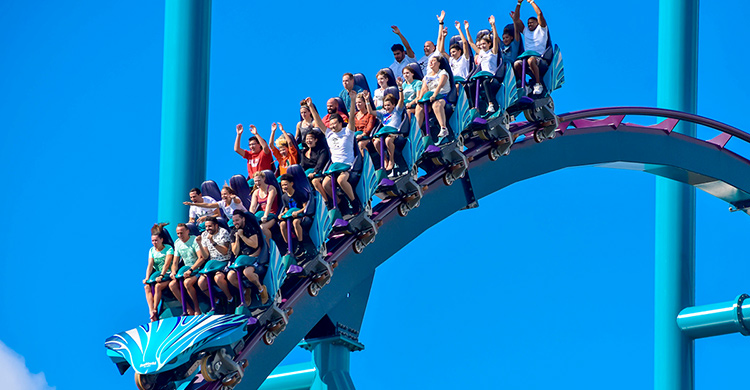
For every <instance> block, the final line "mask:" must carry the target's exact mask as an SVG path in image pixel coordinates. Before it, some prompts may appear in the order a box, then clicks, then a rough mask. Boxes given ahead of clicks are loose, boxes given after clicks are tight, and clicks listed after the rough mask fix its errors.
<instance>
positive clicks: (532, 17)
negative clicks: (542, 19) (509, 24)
mask: <svg viewBox="0 0 750 390" xmlns="http://www.w3.org/2000/svg"><path fill="white" fill-rule="evenodd" d="M531 19H534V20H536V21H537V23H538V22H539V19H537V18H536V16H529V20H531Z"/></svg>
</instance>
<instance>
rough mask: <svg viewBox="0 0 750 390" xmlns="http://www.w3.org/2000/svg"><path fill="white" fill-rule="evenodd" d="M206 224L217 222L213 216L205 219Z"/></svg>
mask: <svg viewBox="0 0 750 390" xmlns="http://www.w3.org/2000/svg"><path fill="white" fill-rule="evenodd" d="M206 222H211V223H219V221H218V220H216V217H214V216H213V215H211V216H209V217H206Z"/></svg>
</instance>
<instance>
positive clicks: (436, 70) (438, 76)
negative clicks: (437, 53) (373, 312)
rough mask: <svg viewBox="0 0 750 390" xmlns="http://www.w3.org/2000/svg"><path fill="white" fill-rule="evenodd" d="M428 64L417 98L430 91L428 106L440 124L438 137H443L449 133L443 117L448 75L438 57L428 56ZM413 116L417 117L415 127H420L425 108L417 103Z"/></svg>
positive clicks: (449, 88)
mask: <svg viewBox="0 0 750 390" xmlns="http://www.w3.org/2000/svg"><path fill="white" fill-rule="evenodd" d="M429 66H430V70H429V72H428V73H427V75H426V76H425V77H424V79H422V90H421V91H420V93H419V100H422V98H424V96H425V94H427V93H428V92H432V95H430V106H431V107H432V111H433V112H434V113H435V117H436V118H437V120H438V123H439V124H440V133H438V137H440V138H444V137H447V136H448V134H449V133H448V127H447V124H448V121H447V120H446V117H445V103H446V97H447V95H448V93H449V92H450V90H451V85H450V76H449V75H448V72H446V71H445V69H440V61H439V60H438V57H432V58H430V62H429ZM414 116H416V118H417V128H421V127H422V124H423V123H424V121H425V110H424V108H423V107H422V105H421V104H417V109H416V111H415V112H414Z"/></svg>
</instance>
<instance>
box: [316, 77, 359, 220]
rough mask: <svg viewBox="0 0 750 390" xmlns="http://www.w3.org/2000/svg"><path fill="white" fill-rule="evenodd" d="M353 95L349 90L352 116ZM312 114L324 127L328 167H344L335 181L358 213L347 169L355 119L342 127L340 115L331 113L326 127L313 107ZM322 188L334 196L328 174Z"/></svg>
mask: <svg viewBox="0 0 750 390" xmlns="http://www.w3.org/2000/svg"><path fill="white" fill-rule="evenodd" d="M355 96H356V93H355V92H354V91H350V92H349V97H350V98H351V101H352V104H351V107H349V116H354V115H355V113H356V108H355V104H354V103H355ZM307 99H308V102H309V104H308V106H311V107H314V106H313V105H312V99H310V98H307ZM312 114H313V118H315V123H316V124H317V125H318V126H320V127H321V128H324V129H326V131H325V135H326V140H327V141H328V146H329V148H330V151H331V167H330V168H329V169H331V168H332V169H337V168H342V169H343V168H346V169H345V170H343V171H342V172H339V174H338V177H337V179H336V182H338V184H339V186H340V187H341V189H342V190H343V191H344V193H345V194H346V196H347V198H349V201H350V202H351V204H352V208H353V209H354V214H359V212H360V211H361V209H362V207H361V206H362V205H361V204H360V202H359V201H358V200H357V197H356V196H355V194H354V188H352V186H351V184H349V169H351V167H352V166H353V165H354V130H355V121H354V120H351V121H349V124H347V126H346V127H344V120H343V119H342V118H341V116H339V115H338V114H331V117H330V122H329V125H330V127H328V128H326V127H325V125H324V124H323V120H322V119H320V115H318V111H317V110H316V109H315V108H313V110H312ZM323 189H325V191H326V192H327V193H328V195H329V196H331V197H333V196H336V194H333V193H331V192H330V191H331V177H330V176H326V177H325V179H323Z"/></svg>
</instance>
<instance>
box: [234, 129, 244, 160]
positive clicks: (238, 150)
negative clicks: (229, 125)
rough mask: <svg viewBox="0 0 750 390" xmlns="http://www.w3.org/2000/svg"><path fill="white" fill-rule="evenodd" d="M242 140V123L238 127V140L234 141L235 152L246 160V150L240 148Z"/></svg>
mask: <svg viewBox="0 0 750 390" xmlns="http://www.w3.org/2000/svg"><path fill="white" fill-rule="evenodd" d="M241 140H242V124H241V123H240V124H238V125H237V138H235V139H234V151H235V152H237V154H239V155H240V156H242V157H243V158H244V157H245V149H242V147H241V146H240V141H241Z"/></svg>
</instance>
